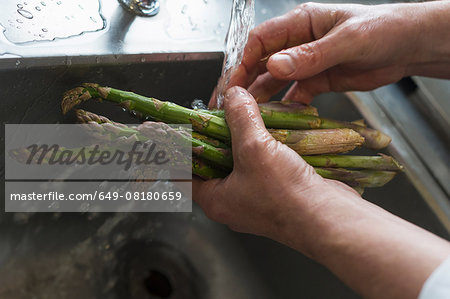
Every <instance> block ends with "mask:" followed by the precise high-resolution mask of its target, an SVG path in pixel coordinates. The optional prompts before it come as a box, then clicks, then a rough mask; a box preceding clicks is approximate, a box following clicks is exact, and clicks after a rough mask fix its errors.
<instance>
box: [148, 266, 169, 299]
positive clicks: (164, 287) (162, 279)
mask: <svg viewBox="0 0 450 299" xmlns="http://www.w3.org/2000/svg"><path fill="white" fill-rule="evenodd" d="M144 285H145V287H146V288H147V290H148V291H149V293H150V294H152V295H154V296H157V297H160V298H169V296H170V295H171V294H172V291H173V290H172V285H171V283H170V281H169V279H168V278H167V276H166V275H164V274H163V273H161V272H159V271H157V270H150V272H149V274H148V276H147V278H146V279H145V280H144Z"/></svg>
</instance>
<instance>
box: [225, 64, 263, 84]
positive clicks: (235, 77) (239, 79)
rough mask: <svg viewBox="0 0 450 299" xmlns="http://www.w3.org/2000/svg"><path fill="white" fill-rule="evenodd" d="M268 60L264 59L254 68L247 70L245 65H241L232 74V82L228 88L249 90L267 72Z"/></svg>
mask: <svg viewBox="0 0 450 299" xmlns="http://www.w3.org/2000/svg"><path fill="white" fill-rule="evenodd" d="M267 60H268V58H267V59H262V60H261V61H259V62H258V63H257V64H256V65H255V66H254V67H253V68H251V69H247V68H246V67H245V65H244V64H240V65H239V66H238V68H237V69H236V70H235V71H234V72H233V73H232V74H231V77H230V82H229V83H228V85H227V87H228V88H231V87H233V86H240V87H243V88H248V87H249V86H250V85H251V84H252V83H253V81H255V80H256V78H258V76H259V75H261V74H264V73H266V72H267V68H266V64H267Z"/></svg>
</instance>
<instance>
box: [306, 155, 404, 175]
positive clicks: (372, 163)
mask: <svg viewBox="0 0 450 299" xmlns="http://www.w3.org/2000/svg"><path fill="white" fill-rule="evenodd" d="M302 158H303V159H304V160H305V161H306V163H308V164H309V165H312V166H318V167H327V168H330V167H333V168H334V167H340V168H359V169H373V170H391V171H402V170H403V166H402V165H400V164H399V163H398V162H397V161H396V160H395V159H394V158H392V157H391V156H387V155H383V154H380V156H350V155H328V156H326V155H321V156H302Z"/></svg>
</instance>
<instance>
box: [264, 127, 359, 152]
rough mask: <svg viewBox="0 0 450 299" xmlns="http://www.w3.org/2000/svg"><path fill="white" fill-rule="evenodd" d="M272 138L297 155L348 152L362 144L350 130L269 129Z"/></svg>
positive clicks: (356, 134)
mask: <svg viewBox="0 0 450 299" xmlns="http://www.w3.org/2000/svg"><path fill="white" fill-rule="evenodd" d="M269 132H270V133H271V134H272V136H273V137H274V138H275V139H276V140H278V141H280V142H282V143H285V144H286V145H287V146H289V147H290V148H292V149H293V150H295V151H296V152H297V153H298V154H299V155H316V154H335V153H343V152H348V151H351V150H353V149H355V147H357V146H360V145H362V144H363V142H364V138H363V137H361V135H359V134H358V133H356V132H355V131H353V130H351V129H346V128H344V129H322V130H284V129H269Z"/></svg>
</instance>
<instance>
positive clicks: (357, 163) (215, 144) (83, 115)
mask: <svg viewBox="0 0 450 299" xmlns="http://www.w3.org/2000/svg"><path fill="white" fill-rule="evenodd" d="M76 116H77V119H78V121H79V122H80V123H89V122H97V123H100V124H101V123H109V124H114V125H116V126H118V127H122V128H123V127H124V128H126V129H127V130H126V131H125V133H123V134H121V135H122V136H125V134H128V136H131V135H133V134H135V135H136V136H138V137H137V138H141V139H143V138H145V137H143V136H140V132H138V131H137V130H136V129H134V130H133V129H131V130H130V128H129V127H128V126H126V125H124V124H121V123H117V122H113V121H111V120H109V119H108V118H106V117H104V116H101V115H97V114H95V113H92V112H88V111H84V110H81V109H77V110H76ZM338 130H347V129H338ZM269 131H271V132H272V134H273V135H274V136H275V135H276V134H275V131H276V133H277V134H281V137H279V138H285V140H281V141H284V142H286V141H288V142H298V141H299V140H301V139H300V138H299V137H302V135H301V134H302V133H303V132H304V131H291V130H269ZM283 131H287V132H283ZM319 131H326V130H319ZM350 131H351V130H350ZM191 133H192V142H193V146H194V147H195V146H203V144H202V143H201V142H204V143H207V144H208V145H210V146H211V147H209V150H210V151H219V152H223V151H225V152H226V153H227V155H228V153H230V152H231V148H230V147H229V146H228V145H226V144H224V143H222V142H220V141H218V140H216V139H214V138H211V137H207V136H204V135H202V134H199V133H197V132H191ZM355 134H356V133H355ZM275 138H277V137H276V136H275ZM213 156H214V157H217V158H218V159H219V158H220V154H219V153H216V154H214V155H213ZM204 158H205V159H208V157H204ZM302 158H303V159H304V160H305V161H306V162H307V163H308V164H310V165H311V166H316V167H327V168H330V167H331V168H334V167H337V168H359V169H373V170H392V171H401V170H403V167H402V166H401V165H400V164H399V163H398V162H397V161H396V160H395V159H394V158H392V157H391V156H387V155H383V154H380V156H353V155H317V156H302ZM208 160H210V161H211V162H212V163H214V161H215V159H212V160H211V159H208ZM219 165H221V166H225V167H226V168H229V169H231V168H232V161H227V162H223V161H222V162H221V163H219Z"/></svg>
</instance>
